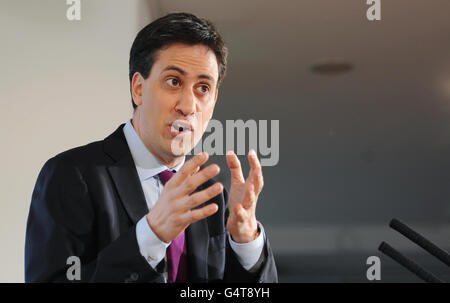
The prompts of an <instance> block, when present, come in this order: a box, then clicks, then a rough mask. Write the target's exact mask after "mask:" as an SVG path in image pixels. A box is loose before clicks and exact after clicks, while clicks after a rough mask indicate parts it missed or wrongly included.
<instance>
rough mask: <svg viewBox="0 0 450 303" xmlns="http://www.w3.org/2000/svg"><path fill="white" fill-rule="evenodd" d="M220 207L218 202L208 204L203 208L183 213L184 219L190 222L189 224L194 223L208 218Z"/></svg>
mask: <svg viewBox="0 0 450 303" xmlns="http://www.w3.org/2000/svg"><path fill="white" fill-rule="evenodd" d="M218 209H219V207H218V206H217V204H216V203H211V204H208V205H206V206H204V207H202V208H199V209H194V210H191V211H189V212H187V213H185V214H184V215H183V217H184V220H186V221H187V222H188V224H192V223H194V222H197V221H199V220H202V219H204V218H207V217H209V216H211V215H213V214H214V213H216V212H217V210H218Z"/></svg>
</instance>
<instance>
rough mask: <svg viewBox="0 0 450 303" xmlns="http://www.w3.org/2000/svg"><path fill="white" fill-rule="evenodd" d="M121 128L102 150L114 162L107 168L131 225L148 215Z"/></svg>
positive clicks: (106, 142)
mask: <svg viewBox="0 0 450 303" xmlns="http://www.w3.org/2000/svg"><path fill="white" fill-rule="evenodd" d="M123 126H124V124H122V125H121V126H119V128H118V129H117V130H116V131H115V132H114V133H112V134H111V135H110V136H109V137H107V138H106V139H105V140H104V150H105V152H106V153H107V154H108V155H110V156H111V158H112V159H113V160H114V161H115V162H114V163H113V164H111V165H109V166H108V167H107V169H108V171H109V173H110V175H111V178H112V179H113V181H114V184H115V186H116V189H117V192H118V193H119V196H120V199H121V202H122V204H123V207H124V208H125V210H126V212H127V214H128V216H129V217H130V219H131V221H132V222H133V224H136V223H137V222H138V221H139V220H140V219H141V218H142V217H143V216H145V215H146V214H147V213H148V207H147V202H146V201H145V196H144V192H143V190H142V186H141V183H140V181H139V176H138V174H137V171H136V166H135V164H134V161H133V158H132V156H131V152H130V150H129V148H128V145H127V142H126V139H125V135H124V133H123Z"/></svg>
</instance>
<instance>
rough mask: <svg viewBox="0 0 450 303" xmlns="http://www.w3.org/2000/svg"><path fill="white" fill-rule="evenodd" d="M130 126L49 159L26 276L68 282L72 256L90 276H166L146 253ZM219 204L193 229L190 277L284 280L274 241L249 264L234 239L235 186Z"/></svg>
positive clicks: (32, 217) (30, 230)
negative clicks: (230, 229) (231, 196)
mask: <svg viewBox="0 0 450 303" xmlns="http://www.w3.org/2000/svg"><path fill="white" fill-rule="evenodd" d="M123 126H124V124H122V125H121V126H120V127H119V128H118V129H117V130H116V131H115V132H114V133H112V134H111V135H110V136H108V137H107V138H106V139H105V140H103V141H97V142H93V143H90V144H88V145H85V146H81V147H77V148H74V149H71V150H68V151H65V152H63V153H61V154H59V155H57V156H55V157H53V158H51V159H50V160H48V161H47V162H46V163H45V164H44V166H43V168H42V170H41V172H40V174H39V177H38V179H37V181H36V185H35V188H34V191H33V195H32V201H31V206H30V212H29V217H28V224H27V232H26V240H25V281H26V282H48V281H63V282H67V281H68V280H67V278H66V271H67V270H68V268H69V267H70V265H71V263H69V265H67V259H68V258H69V257H70V256H77V257H79V258H80V260H81V281H82V282H164V278H163V275H162V273H161V272H159V270H154V269H153V268H152V267H151V266H150V265H149V264H148V263H147V261H146V259H145V258H144V257H143V256H142V255H141V254H140V252H139V247H138V243H137V239H136V223H137V222H138V221H139V219H141V218H142V217H143V216H145V215H146V214H147V213H148V208H147V204H146V201H145V197H144V193H143V190H142V187H141V183H140V181H139V178H138V174H137V171H136V168H135V164H134V162H133V158H132V156H131V153H130V150H129V148H128V145H127V142H126V139H125V136H124V134H123ZM214 182H215V181H214V180H212V179H211V180H209V181H208V182H206V183H205V184H203V185H202V186H200V187H199V188H198V189H197V190H200V189H202V188H205V187H208V186H209V185H211V184H213V183H214ZM211 202H215V203H217V205H218V206H219V210H218V212H217V213H215V214H214V215H212V216H210V217H208V218H206V219H203V220H200V221H198V222H195V223H193V224H191V225H190V226H189V227H188V228H187V229H186V243H187V244H186V245H187V251H188V264H189V265H188V266H189V282H214V281H217V282H218V281H226V282H277V271H276V267H275V261H274V258H273V254H272V251H271V249H270V245H269V241H268V240H267V239H266V242H265V246H264V249H263V253H262V254H261V256H260V259H259V261H258V263H257V264H256V265H255V266H254V267H253V268H252V269H250V271H247V270H245V269H244V268H243V267H242V266H241V265H240V263H239V261H238V260H237V259H236V256H235V253H234V252H233V251H232V249H231V247H230V246H229V243H228V239H227V237H226V228H225V226H226V219H227V216H228V207H227V202H228V201H227V192H226V191H224V192H223V193H222V194H220V195H218V196H216V197H215V198H213V199H211V200H210V201H208V202H206V203H211ZM204 205H206V204H203V205H200V207H202V206H204ZM162 262H164V261H162ZM158 268H159V267H158Z"/></svg>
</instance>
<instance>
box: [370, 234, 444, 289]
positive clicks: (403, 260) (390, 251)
mask: <svg viewBox="0 0 450 303" xmlns="http://www.w3.org/2000/svg"><path fill="white" fill-rule="evenodd" d="M378 250H379V251H381V252H382V253H384V254H385V255H388V256H389V257H391V258H392V259H393V260H394V261H397V263H400V264H401V265H403V267H405V268H406V269H408V270H409V271H410V272H412V273H414V274H415V275H416V276H418V277H419V278H421V279H422V280H424V281H425V282H429V283H445V282H444V281H442V280H441V279H439V278H438V277H436V276H435V275H433V274H432V273H430V272H429V271H427V270H425V269H424V268H422V267H421V266H420V265H419V264H417V263H416V262H414V261H413V260H411V259H409V258H407V257H405V256H404V255H402V254H401V253H400V252H398V251H397V250H396V249H395V248H393V247H392V246H390V245H389V244H387V243H386V242H381V244H380V246H379V247H378Z"/></svg>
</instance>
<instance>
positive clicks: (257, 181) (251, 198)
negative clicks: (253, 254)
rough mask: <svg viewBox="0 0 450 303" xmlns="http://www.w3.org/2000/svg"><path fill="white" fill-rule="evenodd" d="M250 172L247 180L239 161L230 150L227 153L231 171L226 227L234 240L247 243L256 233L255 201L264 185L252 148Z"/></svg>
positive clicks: (249, 158) (249, 154)
mask: <svg viewBox="0 0 450 303" xmlns="http://www.w3.org/2000/svg"><path fill="white" fill-rule="evenodd" d="M248 160H249V162H250V173H249V175H248V177H247V180H244V176H243V175H242V169H241V163H240V162H239V159H238V157H237V156H236V154H235V153H234V152H232V151H229V152H228V153H227V163H228V167H229V168H230V171H231V188H230V198H229V202H228V208H229V210H230V215H229V217H228V221H227V229H228V232H229V233H230V234H231V237H232V238H233V240H234V241H235V242H238V243H247V242H250V241H253V240H254V239H255V238H256V235H257V230H258V226H257V222H256V215H255V211H256V203H257V202H258V196H259V193H260V192H261V190H262V188H263V186H264V180H263V176H262V169H261V164H260V163H259V160H258V157H257V155H256V153H255V151H254V150H250V152H249V153H248Z"/></svg>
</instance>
